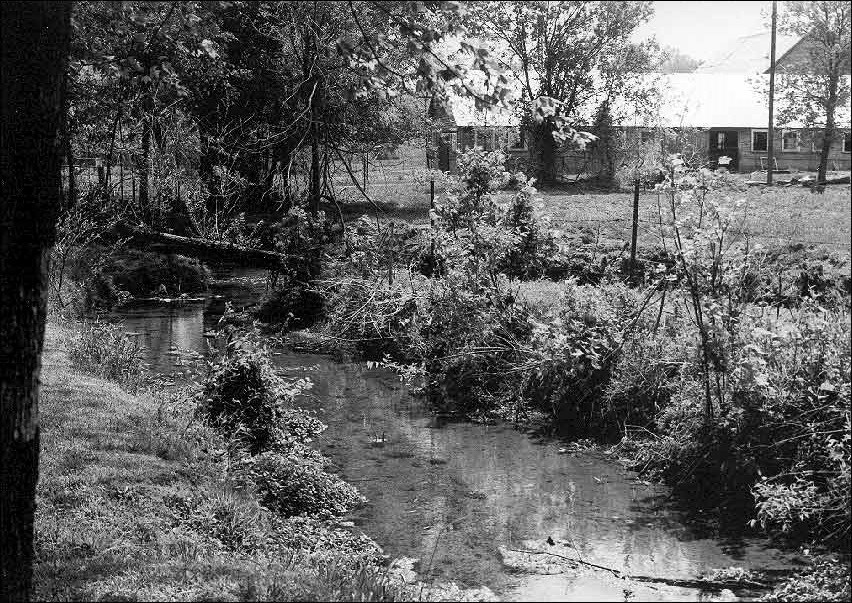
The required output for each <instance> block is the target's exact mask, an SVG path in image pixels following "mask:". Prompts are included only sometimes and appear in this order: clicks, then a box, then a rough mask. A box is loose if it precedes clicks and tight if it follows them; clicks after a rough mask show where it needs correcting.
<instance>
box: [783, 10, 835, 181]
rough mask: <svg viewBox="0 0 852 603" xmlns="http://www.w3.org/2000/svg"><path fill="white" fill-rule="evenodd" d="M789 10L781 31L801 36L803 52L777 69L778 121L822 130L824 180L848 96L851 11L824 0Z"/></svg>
mask: <svg viewBox="0 0 852 603" xmlns="http://www.w3.org/2000/svg"><path fill="white" fill-rule="evenodd" d="M785 9H786V10H785V11H784V12H782V13H781V15H780V29H781V31H783V32H785V33H789V34H791V35H795V36H798V37H800V38H802V41H801V42H800V43H799V44H798V45H797V47H799V48H801V49H802V52H796V53H795V54H794V53H793V52H791V53H788V57H787V59H786V60H785V61H784V62H783V63H782V64H781V65H779V67H778V76H779V77H778V80H779V81H778V88H777V89H778V91H779V93H780V96H781V99H780V100H781V101H782V102H781V103H780V105H781V107H780V110H779V111H778V121H779V122H780V123H782V124H784V123H791V122H800V123H803V125H804V126H805V127H808V128H814V129H819V130H821V131H822V144H821V148H820V160H819V170H818V176H817V180H818V182H824V181H825V172H826V169H827V166H828V154H829V150H830V148H831V144H832V143H833V142H834V141H835V140H837V137H838V134H839V131H838V127H837V126H838V124H837V110H838V108H840V107H842V106H844V105H847V104H848V102H849V98H850V87H849V80H848V78H844V74H848V73H849V67H850V52H852V8H850V6H849V3H848V2H842V1H836V0H822V1H819V2H786V3H785ZM793 50H794V51H795V50H796V49H795V48H794V49H793Z"/></svg>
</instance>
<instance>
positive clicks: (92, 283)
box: [69, 246, 210, 308]
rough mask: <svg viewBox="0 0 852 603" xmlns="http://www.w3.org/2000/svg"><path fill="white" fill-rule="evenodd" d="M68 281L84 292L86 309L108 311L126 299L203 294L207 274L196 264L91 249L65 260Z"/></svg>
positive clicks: (170, 257)
mask: <svg viewBox="0 0 852 603" xmlns="http://www.w3.org/2000/svg"><path fill="white" fill-rule="evenodd" d="M69 268H70V270H69V275H70V278H71V279H72V280H74V281H76V282H78V283H81V284H82V286H83V287H84V289H85V291H86V306H87V307H89V308H110V307H112V306H114V305H116V304H118V303H121V302H122V301H124V300H125V299H127V298H128V297H131V296H133V297H147V296H155V295H159V296H162V295H168V296H178V295H181V294H184V293H199V292H203V291H206V290H207V287H208V285H209V283H210V271H209V269H208V268H207V267H206V266H204V264H202V263H201V262H200V261H199V260H197V259H194V258H189V257H186V256H182V255H176V254H161V253H156V252H151V251H138V250H122V251H110V250H108V249H107V248H105V247H100V246H92V247H90V248H87V249H84V250H80V251H79V252H78V253H77V254H76V255H75V256H74V257H73V258H72V259H71V260H69Z"/></svg>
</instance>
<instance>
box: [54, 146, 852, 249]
mask: <svg viewBox="0 0 852 603" xmlns="http://www.w3.org/2000/svg"><path fill="white" fill-rule="evenodd" d="M348 164H349V165H348V167H349V169H346V168H345V167H344V166H343V165H342V164H340V163H336V164H333V165H332V169H331V170H330V175H331V186H332V188H333V192H334V194H335V197H336V198H337V200H338V202H339V203H340V205H341V206H342V207H344V209H345V208H346V207H347V206H349V207H350V208H351V209H352V211H349V212H347V213H348V215H350V216H351V215H353V214H354V213H357V212H358V211H359V210H362V209H363V211H364V212H365V213H375V214H378V215H379V217H381V218H388V219H401V220H405V221H408V222H411V223H414V224H417V225H425V224H428V223H429V208H430V203H431V201H432V200H431V197H430V179H435V197H436V202H438V203H440V202H441V198H442V197H443V196H444V195H445V194H446V192H447V187H448V181H447V179H446V177H445V176H444V175H441V174H440V173H436V172H435V171H431V170H429V169H427V167H426V157H425V151H424V150H423V149H414V150H411V149H409V150H403V151H401V152H400V153H399V154H397V155H390V156H386V157H382V158H375V157H374V158H361V157H357V156H356V157H352V158H350V161H348ZM105 170H106V166H105V163H104V162H102V161H100V160H98V159H97V158H79V159H77V165H76V167H75V177H76V180H77V185H78V188H80V189H82V188H83V187H84V186H93V185H97V184H98V183H103V182H104V179H106V177H107V174H106V172H105ZM63 178H64V180H65V184H66V186H67V183H68V171H67V166H65V168H64V169H63ZM109 182H110V188H111V190H112V191H113V194H114V195H115V196H117V197H119V198H121V199H124V200H126V201H128V202H130V201H132V202H133V204H134V205H135V203H136V202H137V201H138V197H139V190H140V187H139V175H138V174H137V173H136V171H135V170H134V168H133V166H132V165H126V164H118V165H113V166H111V168H110V174H109ZM150 186H151V187H152V190H150V191H149V196H150V198H151V199H156V198H158V196H159V192H160V191H156V190H153V187H154V186H155V185H154V183H151V184H150ZM176 186H178V187H180V181H177V183H176ZM708 194H709V195H714V196H716V197H717V199H718V200H719V201H720V202H721V203H722V204H723V205H724V204H726V203H733V202H734V201H736V200H739V199H742V200H744V201H745V203H744V204H743V206H742V210H741V211H742V216H741V219H740V220H739V221H737V222H735V224H734V225H733V227H732V229H731V234H732V235H734V236H736V237H746V236H748V237H750V239H751V240H753V241H755V242H758V243H761V244H763V245H764V246H780V245H795V244H800V245H815V246H823V247H826V248H827V249H829V250H832V251H838V252H845V253H848V252H849V251H850V250H852V195H851V194H850V186H849V185H842V184H841V185H830V186H827V187H826V188H825V191H824V192H823V193H822V194H816V193H815V192H814V191H812V189H808V188H804V187H800V186H795V187H792V186H791V187H776V188H771V189H768V188H762V187H754V188H748V189H744V190H741V191H732V192H728V191H725V192H712V191H711V192H708ZM169 195H171V196H172V197H173V198H175V197H177V198H179V197H180V195H181V191H180V189H178V190H174V191H169ZM540 196H541V200H542V202H543V204H544V207H543V212H544V213H545V214H546V215H548V216H549V217H550V219H551V224H552V226H553V227H555V228H557V229H562V230H565V231H586V232H588V233H590V234H594V235H595V236H596V237H601V238H606V239H610V240H613V239H614V240H620V241H623V242H629V241H630V239H631V232H632V227H633V192H632V191H600V190H595V189H593V188H591V187H589V186H584V184H583V183H582V182H581V181H579V180H578V182H577V183H576V184H573V185H562V186H558V187H555V188H551V189H547V190H543V191H541V195H540ZM510 197H511V193H509V192H507V193H501V194H500V195H499V196H498V198H501V199H502V200H503V201H508V200H509V199H510ZM667 203H668V201H667V199H666V198H665V196H664V195H661V194H659V193H658V192H656V191H653V190H645V189H643V190H641V191H640V194H639V212H638V221H637V229H638V232H639V245H640V246H647V245H654V244H656V243H657V242H659V241H660V240H661V238H662V237H663V236H670V234H671V226H672V224H671V215H670V212H669V211H668V209H667Z"/></svg>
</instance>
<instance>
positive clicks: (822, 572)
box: [760, 557, 852, 603]
mask: <svg viewBox="0 0 852 603" xmlns="http://www.w3.org/2000/svg"><path fill="white" fill-rule="evenodd" d="M850 598H852V583H850V572H849V563H846V562H844V561H841V560H838V559H835V558H832V557H822V558H819V559H817V560H816V561H815V562H814V564H813V566H811V567H809V568H807V569H806V570H804V571H802V572H798V573H797V574H796V575H794V576H792V577H791V578H788V579H786V580H784V582H782V583H781V584H779V585H778V586H776V587H775V588H774V589H773V590H772V592H771V593H769V594H768V595H765V596H763V597H761V598H760V601H791V602H792V601H827V602H828V601H837V602H838V603H840V602H841V601H849V600H850Z"/></svg>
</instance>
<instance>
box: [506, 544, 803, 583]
mask: <svg viewBox="0 0 852 603" xmlns="http://www.w3.org/2000/svg"><path fill="white" fill-rule="evenodd" d="M506 550H508V551H512V552H513V553H526V554H528V555H548V556H550V557H558V558H559V559H563V560H565V561H567V562H569V564H570V563H573V564H575V565H583V566H586V567H591V568H593V569H597V570H602V571H605V572H609V573H611V574H612V575H613V576H614V577H616V578H619V579H621V580H633V581H634V582H649V583H652V584H665V585H667V586H677V587H680V588H696V589H703V590H711V591H721V590H725V589H728V590H733V589H742V588H755V589H769V588H772V582H771V581H765V580H706V579H701V578H695V579H688V578H665V577H661V576H641V575H635V574H627V573H624V572H622V571H620V570H617V569H614V568H611V567H606V566H603V565H598V564H596V563H590V562H588V561H583V560H582V559H577V558H574V557H567V556H565V555H560V554H558V553H551V552H549V551H532V550H527V549H510V548H507V549H506ZM765 573H773V574H775V573H778V572H777V571H776V572H765ZM781 573H784V574H786V573H787V572H781Z"/></svg>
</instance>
